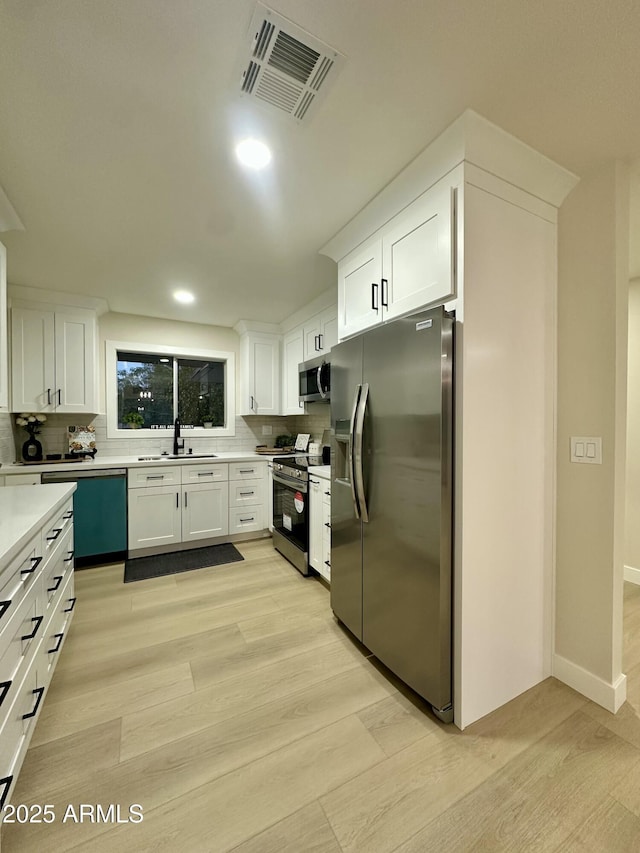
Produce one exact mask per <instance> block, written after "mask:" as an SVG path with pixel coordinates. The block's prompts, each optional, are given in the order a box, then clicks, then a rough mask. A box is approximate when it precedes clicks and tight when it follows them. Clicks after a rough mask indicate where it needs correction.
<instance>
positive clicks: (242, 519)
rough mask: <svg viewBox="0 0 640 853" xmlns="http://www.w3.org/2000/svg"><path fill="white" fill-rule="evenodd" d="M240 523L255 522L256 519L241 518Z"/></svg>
mask: <svg viewBox="0 0 640 853" xmlns="http://www.w3.org/2000/svg"><path fill="white" fill-rule="evenodd" d="M240 521H241V522H242V521H255V518H254V517H253V516H251V518H241V519H240Z"/></svg>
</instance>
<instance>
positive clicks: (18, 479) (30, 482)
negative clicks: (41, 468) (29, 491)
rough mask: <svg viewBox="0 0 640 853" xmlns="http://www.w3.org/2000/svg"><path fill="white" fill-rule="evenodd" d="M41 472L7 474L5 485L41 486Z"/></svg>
mask: <svg viewBox="0 0 640 853" xmlns="http://www.w3.org/2000/svg"><path fill="white" fill-rule="evenodd" d="M39 485H40V474H7V476H6V477H5V486H39Z"/></svg>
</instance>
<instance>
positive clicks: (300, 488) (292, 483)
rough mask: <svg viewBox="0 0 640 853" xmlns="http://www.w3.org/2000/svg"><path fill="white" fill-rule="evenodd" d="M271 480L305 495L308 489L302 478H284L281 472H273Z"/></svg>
mask: <svg viewBox="0 0 640 853" xmlns="http://www.w3.org/2000/svg"><path fill="white" fill-rule="evenodd" d="M273 482H274V483H280V484H281V485H283V486H288V488H290V489H295V491H297V492H302V493H303V494H305V495H306V493H307V491H308V486H307V484H306V483H305V482H304V480H295V479H294V478H293V477H291V478H289V477H286V478H285V476H283V475H282V474H276V473H275V472H274V474H273Z"/></svg>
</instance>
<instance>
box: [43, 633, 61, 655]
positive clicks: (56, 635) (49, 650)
mask: <svg viewBox="0 0 640 853" xmlns="http://www.w3.org/2000/svg"><path fill="white" fill-rule="evenodd" d="M53 636H54V637H57V638H58V642H57V643H56V647H55V649H47V654H48V655H52V654H55V652H57V651H58V650H59V649H60V646H61V645H62V638H63V637H64V631H63V632H62V634H54V635H53Z"/></svg>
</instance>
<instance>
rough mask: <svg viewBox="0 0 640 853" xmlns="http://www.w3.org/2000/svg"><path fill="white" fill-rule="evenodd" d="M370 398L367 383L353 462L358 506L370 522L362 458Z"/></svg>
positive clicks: (357, 415)
mask: <svg viewBox="0 0 640 853" xmlns="http://www.w3.org/2000/svg"><path fill="white" fill-rule="evenodd" d="M368 396H369V384H368V383H367V382H365V383H364V385H363V386H362V391H361V392H360V399H359V401H358V409H357V413H356V423H355V432H354V439H355V441H354V445H355V451H354V460H353V469H354V474H355V477H354V479H355V483H356V497H357V500H358V505H359V507H360V517H361V518H362V520H363V521H365V522H368V521H369V513H368V511H367V499H366V497H365V494H364V471H363V458H362V445H363V434H364V416H365V410H366V408H367V398H368Z"/></svg>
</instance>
